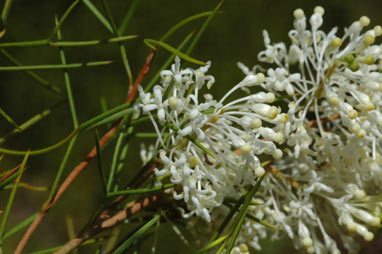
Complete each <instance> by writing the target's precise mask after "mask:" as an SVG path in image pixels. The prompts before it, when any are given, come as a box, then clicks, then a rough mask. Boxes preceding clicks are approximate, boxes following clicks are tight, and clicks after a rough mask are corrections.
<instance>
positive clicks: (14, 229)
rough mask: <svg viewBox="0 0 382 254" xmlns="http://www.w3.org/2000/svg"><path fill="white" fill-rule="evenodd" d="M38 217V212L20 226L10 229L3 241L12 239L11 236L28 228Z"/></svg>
mask: <svg viewBox="0 0 382 254" xmlns="http://www.w3.org/2000/svg"><path fill="white" fill-rule="evenodd" d="M37 215H38V212H36V213H34V214H33V215H32V216H30V217H28V218H26V219H25V220H23V221H21V222H20V223H19V224H17V225H16V226H14V227H12V228H10V229H9V230H8V231H7V232H6V233H5V234H4V236H3V240H5V239H6V238H8V237H10V236H11V235H13V234H15V233H17V232H19V231H20V230H21V229H23V228H25V227H26V226H28V225H29V224H31V223H32V221H34V219H35V218H36V217H37Z"/></svg>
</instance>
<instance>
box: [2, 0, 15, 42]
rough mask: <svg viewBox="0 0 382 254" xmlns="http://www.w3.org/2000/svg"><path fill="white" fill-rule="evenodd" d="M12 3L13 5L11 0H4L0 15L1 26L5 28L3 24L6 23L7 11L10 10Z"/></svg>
mask: <svg viewBox="0 0 382 254" xmlns="http://www.w3.org/2000/svg"><path fill="white" fill-rule="evenodd" d="M12 3H13V0H5V4H4V8H3V12H2V13H1V21H2V23H3V26H5V23H7V19H8V15H9V11H10V10H11V6H12ZM0 37H1V36H0Z"/></svg>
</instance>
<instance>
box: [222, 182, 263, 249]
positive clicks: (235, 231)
mask: <svg viewBox="0 0 382 254" xmlns="http://www.w3.org/2000/svg"><path fill="white" fill-rule="evenodd" d="M264 177H265V175H263V176H262V177H261V178H259V179H258V180H257V182H256V184H255V185H253V186H251V189H250V190H249V192H248V194H247V195H246V197H245V200H244V203H243V205H242V207H241V208H240V211H239V214H238V215H237V216H236V218H235V221H234V222H233V231H232V232H233V233H232V237H231V238H230V242H229V244H228V247H227V249H226V251H227V253H231V250H232V248H233V246H234V244H235V242H236V238H237V236H238V235H239V232H240V229H241V226H242V225H243V223H244V219H245V216H246V213H247V210H248V206H249V204H250V202H251V200H252V198H253V196H254V195H255V194H256V192H257V190H258V189H259V188H260V185H261V182H262V181H263V179H264Z"/></svg>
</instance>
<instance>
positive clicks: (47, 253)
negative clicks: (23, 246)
mask: <svg viewBox="0 0 382 254" xmlns="http://www.w3.org/2000/svg"><path fill="white" fill-rule="evenodd" d="M98 241H99V240H98V239H89V240H87V241H85V242H83V243H82V244H81V245H80V246H85V245H89V244H93V243H97V242H98ZM62 247H64V246H63V245H60V246H56V247H53V248H49V249H45V250H39V251H34V252H29V253H28V254H51V253H53V252H55V251H58V250H60V249H62Z"/></svg>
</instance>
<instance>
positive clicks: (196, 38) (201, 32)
mask: <svg viewBox="0 0 382 254" xmlns="http://www.w3.org/2000/svg"><path fill="white" fill-rule="evenodd" d="M223 2H224V0H221V1H220V2H219V3H218V5H217V6H216V7H215V9H214V10H213V11H212V14H211V15H210V16H209V17H208V18H207V19H206V21H205V22H204V23H203V25H202V27H201V28H200V29H199V31H198V33H197V34H196V35H195V38H194V39H193V40H192V42H191V44H190V46H189V47H188V49H187V51H186V55H190V54H191V52H192V50H193V49H194V48H195V46H196V44H197V43H198V41H199V39H200V37H201V36H202V34H203V33H204V31H205V30H206V28H207V26H208V24H209V23H210V22H211V20H212V18H213V17H214V16H215V15H216V13H217V12H218V11H219V9H220V7H221V5H222V4H223Z"/></svg>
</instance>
